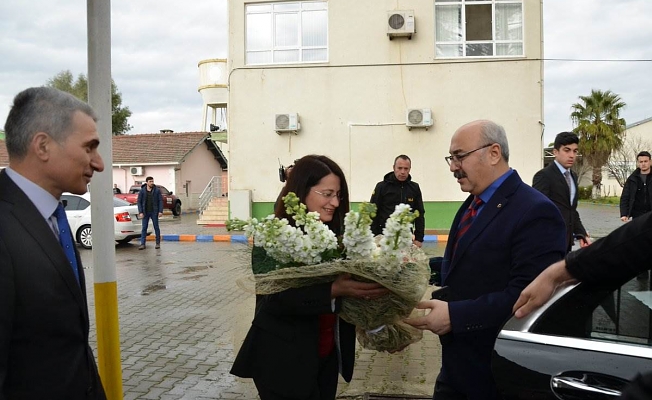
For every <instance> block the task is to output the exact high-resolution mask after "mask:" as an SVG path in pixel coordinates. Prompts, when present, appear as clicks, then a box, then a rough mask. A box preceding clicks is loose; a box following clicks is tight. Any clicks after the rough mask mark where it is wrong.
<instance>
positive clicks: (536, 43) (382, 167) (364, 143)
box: [227, 0, 544, 229]
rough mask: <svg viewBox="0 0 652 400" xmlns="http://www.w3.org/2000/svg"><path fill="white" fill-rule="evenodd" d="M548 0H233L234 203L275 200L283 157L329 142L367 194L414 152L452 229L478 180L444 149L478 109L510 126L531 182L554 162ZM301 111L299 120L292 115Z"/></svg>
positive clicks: (256, 207) (358, 189) (431, 198)
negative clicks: (546, 153) (462, 179)
mask: <svg viewBox="0 0 652 400" xmlns="http://www.w3.org/2000/svg"><path fill="white" fill-rule="evenodd" d="M541 7H542V2H539V1H534V0H523V1H521V0H486V1H477V0H476V1H471V0H458V1H455V0H453V1H450V0H446V1H443V0H401V1H399V2H397V1H393V0H392V1H389V0H355V1H352V0H328V1H278V2H269V1H265V2H263V1H257V0H252V1H247V2H245V1H241V0H230V1H229V6H228V13H229V55H228V64H227V68H228V90H229V98H228V112H227V114H228V143H229V153H230V156H229V197H230V211H231V216H237V217H247V216H249V215H253V216H257V217H260V216H264V215H267V214H269V213H271V211H272V205H273V202H274V201H275V199H276V197H277V195H278V193H279V191H280V189H281V187H282V184H281V183H280V182H279V180H278V177H277V169H278V163H279V160H280V162H281V163H283V164H285V165H287V164H289V163H291V162H292V161H293V160H294V159H297V158H300V157H301V156H303V155H306V154H325V155H328V156H329V157H331V158H333V159H334V160H335V161H336V162H337V163H339V164H340V166H342V168H343V169H344V172H345V173H346V176H347V180H348V183H349V187H350V190H351V200H352V201H353V202H361V201H366V200H369V197H370V195H371V191H372V190H373V188H374V186H375V184H376V182H378V181H380V180H382V177H383V175H384V174H385V173H387V172H389V171H391V168H392V163H393V160H394V158H395V157H396V156H397V155H399V154H407V155H408V156H410V157H411V159H412V172H411V174H412V179H413V180H414V181H416V182H418V183H419V184H420V186H421V189H422V192H423V196H424V201H425V206H426V215H425V217H426V228H427V229H448V228H449V227H450V223H451V221H452V218H453V215H454V212H455V210H456V209H457V207H458V205H459V202H460V201H461V200H463V199H464V198H465V197H466V194H465V193H462V192H461V191H460V188H459V185H458V184H457V183H456V181H455V179H454V178H453V177H452V174H451V173H450V171H449V169H448V165H447V164H446V162H445V161H444V157H445V156H447V155H448V150H449V144H450V138H451V136H452V134H453V132H454V131H455V130H456V129H457V128H458V127H459V126H461V125H463V124H465V123H467V122H470V121H472V120H475V119H491V120H493V121H495V122H497V123H499V124H501V125H503V126H504V127H505V129H506V131H507V135H508V139H509V144H510V155H511V156H510V165H511V166H512V167H513V168H515V169H516V170H517V171H518V172H519V174H520V175H521V177H522V178H523V180H524V181H526V182H531V179H532V175H533V174H534V173H535V172H536V171H537V170H539V169H540V168H541V166H542V161H541V154H542V144H541V133H542V125H541V123H543V122H544V121H543V101H542V99H543V69H542V61H541V59H542V55H543V54H542V52H543V50H542V40H543V36H542V9H541ZM413 110H416V111H413ZM410 113H412V115H411V117H410ZM428 113H431V116H432V123H429V122H428V121H427V115H428ZM279 115H281V116H280V117H279ZM283 115H284V116H283ZM295 115H296V117H297V124H296V126H288V125H292V124H293V123H294V117H295ZM419 117H424V119H423V120H422V121H423V122H419ZM410 118H412V122H411V123H410V121H409V120H410ZM409 124H413V125H417V127H413V128H411V127H409V126H408V125H409ZM419 125H422V127H418V126H419ZM283 127H285V128H288V129H287V130H282V129H280V128H283ZM426 128H427V129H426Z"/></svg>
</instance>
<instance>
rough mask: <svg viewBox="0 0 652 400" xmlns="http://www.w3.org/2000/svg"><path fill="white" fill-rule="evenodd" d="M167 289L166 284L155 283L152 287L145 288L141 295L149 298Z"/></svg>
mask: <svg viewBox="0 0 652 400" xmlns="http://www.w3.org/2000/svg"><path fill="white" fill-rule="evenodd" d="M163 289H167V286H166V285H165V284H164V283H160V282H155V283H153V284H151V285H148V286H145V288H144V289H143V290H142V291H141V292H140V294H141V295H143V296H147V295H149V294H151V293H154V292H158V291H159V290H163Z"/></svg>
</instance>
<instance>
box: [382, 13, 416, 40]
mask: <svg viewBox="0 0 652 400" xmlns="http://www.w3.org/2000/svg"><path fill="white" fill-rule="evenodd" d="M414 32H415V31H414V11H412V10H403V11H387V36H389V40H392V39H393V38H395V37H398V36H407V37H408V39H412V34H413V33H414Z"/></svg>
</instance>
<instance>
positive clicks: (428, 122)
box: [405, 108, 432, 130]
mask: <svg viewBox="0 0 652 400" xmlns="http://www.w3.org/2000/svg"><path fill="white" fill-rule="evenodd" d="M405 125H406V126H407V127H408V130H412V128H426V130H428V127H430V126H432V112H431V111H430V109H429V108H408V110H407V112H406V113H405Z"/></svg>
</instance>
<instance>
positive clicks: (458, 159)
mask: <svg viewBox="0 0 652 400" xmlns="http://www.w3.org/2000/svg"><path fill="white" fill-rule="evenodd" d="M494 144H495V143H489V144H485V145H484V146H482V147H478V148H477V149H475V150H471V151H467V152H466V153H460V154H453V155H450V156H448V157H444V160H446V162H447V163H448V165H451V163H455V165H462V161H463V160H464V159H465V158H466V157H468V156H470V155H471V154H473V153H475V152H476V151H478V150H482V149H486V148H487V147H489V146H493V145H494Z"/></svg>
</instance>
